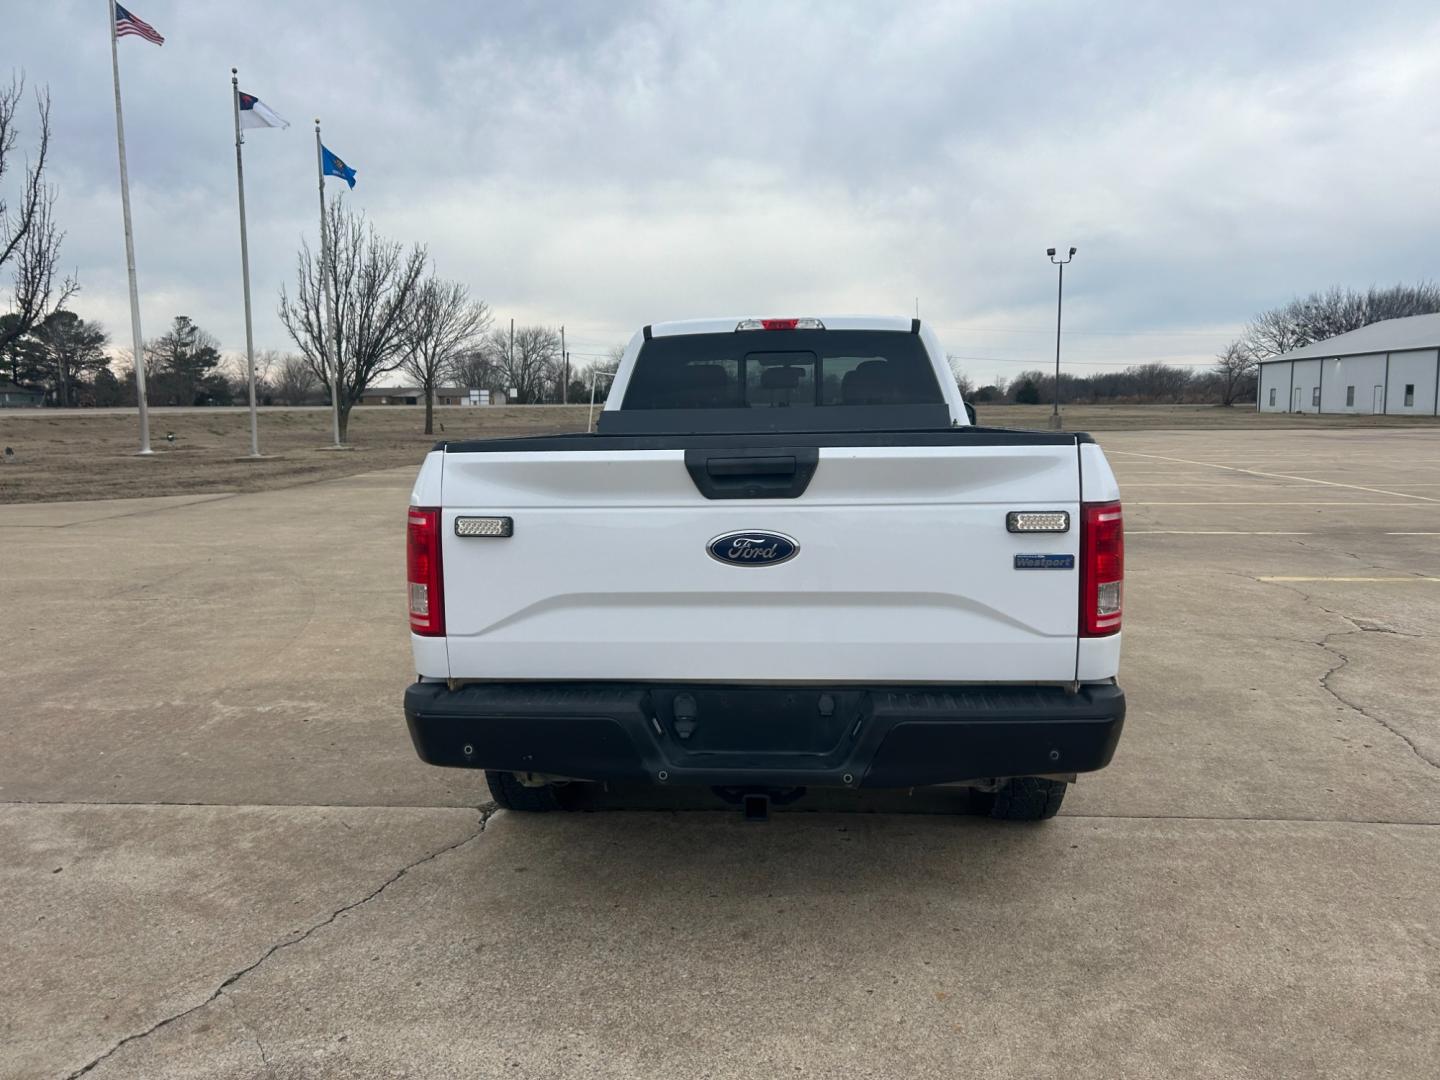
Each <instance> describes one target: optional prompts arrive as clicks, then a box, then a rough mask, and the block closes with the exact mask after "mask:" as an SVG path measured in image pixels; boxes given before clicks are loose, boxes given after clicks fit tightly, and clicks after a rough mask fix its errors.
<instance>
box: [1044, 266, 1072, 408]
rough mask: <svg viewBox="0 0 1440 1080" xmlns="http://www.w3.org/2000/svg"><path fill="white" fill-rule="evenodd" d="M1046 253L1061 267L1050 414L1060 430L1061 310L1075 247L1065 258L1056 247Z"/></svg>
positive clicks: (1057, 290)
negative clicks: (1058, 256) (1058, 253)
mask: <svg viewBox="0 0 1440 1080" xmlns="http://www.w3.org/2000/svg"><path fill="white" fill-rule="evenodd" d="M1045 254H1046V255H1049V256H1050V261H1051V262H1052V263H1054V264H1055V265H1056V266H1057V267H1059V268H1060V282H1059V285H1058V286H1056V290H1055V411H1054V412H1053V413H1051V414H1050V426H1051V427H1052V428H1054V429H1055V430H1056V431H1059V430H1060V312H1061V311H1062V310H1063V305H1064V303H1065V267H1066V266H1067V265H1069V263H1070V260H1071V259H1073V258H1074V257H1075V249H1074V248H1073V247H1072V248H1071V249H1070V253H1069V254H1068V255H1066V256H1065V258H1063V259H1057V258H1056V257H1055V249H1054V248H1046V249H1045Z"/></svg>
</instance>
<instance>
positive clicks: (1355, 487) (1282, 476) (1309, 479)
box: [1107, 449, 1440, 505]
mask: <svg viewBox="0 0 1440 1080" xmlns="http://www.w3.org/2000/svg"><path fill="white" fill-rule="evenodd" d="M1107 453H1111V454H1127V455H1129V456H1130V457H1140V458H1149V459H1152V460H1155V461H1174V462H1178V463H1180V464H1182V465H1208V466H1210V468H1212V469H1224V470H1225V471H1226V472H1236V473H1244V474H1246V475H1248V476H1264V477H1267V478H1269V479H1272V480H1303V481H1305V482H1306V483H1307V484H1324V485H1325V486H1326V487H1340V488H1349V489H1350V490H1352V491H1368V492H1370V494H1372V495H1392V496H1394V497H1395V498H1397V499H1418V500H1420V501H1421V502H1429V503H1440V499H1434V498H1431V497H1430V496H1429V495H1407V494H1406V493H1405V492H1403V491H1386V490H1385V489H1384V488H1372V487H1362V486H1361V485H1360V484H1342V483H1339V482H1338V481H1335V480H1316V479H1315V478H1314V477H1313V476H1292V475H1290V474H1289V473H1272V472H1261V471H1260V470H1259V469H1242V468H1239V467H1238V466H1235V465H1217V464H1215V462H1213V461H1191V460H1190V459H1188V458H1172V457H1165V456H1164V455H1163V454H1142V453H1140V452H1139V451H1138V450H1114V449H1111V450H1108V451H1107ZM1371 505H1380V504H1371Z"/></svg>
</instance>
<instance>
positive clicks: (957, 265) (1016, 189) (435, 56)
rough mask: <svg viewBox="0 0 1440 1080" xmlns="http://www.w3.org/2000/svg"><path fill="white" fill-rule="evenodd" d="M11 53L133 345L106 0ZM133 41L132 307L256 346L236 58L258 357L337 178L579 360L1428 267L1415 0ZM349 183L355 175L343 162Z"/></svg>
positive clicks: (1124, 311) (124, 45)
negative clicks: (263, 115) (653, 345)
mask: <svg viewBox="0 0 1440 1080" xmlns="http://www.w3.org/2000/svg"><path fill="white" fill-rule="evenodd" d="M10 6H11V7H12V8H13V10H10V11H8V12H7V15H6V20H5V23H6V25H5V44H6V46H7V48H6V49H5V57H4V58H5V60H7V61H9V62H11V63H15V64H19V65H23V68H24V70H25V73H26V75H27V77H28V78H29V79H30V80H31V82H33V83H44V84H48V85H49V88H50V92H51V94H52V95H53V98H54V118H53V119H54V129H55V147H54V150H55V157H54V162H55V170H54V176H53V179H54V181H55V183H56V184H57V185H58V187H59V214H60V217H61V220H62V222H63V224H64V226H65V227H66V228H67V229H68V234H69V235H68V238H67V240H66V245H65V251H64V256H65V262H66V263H67V264H69V265H72V266H73V267H74V268H75V269H76V270H77V271H78V274H79V276H80V279H81V281H82V284H83V287H84V292H83V294H82V296H81V297H80V299H79V300H78V301H77V302H76V304H75V305H74V306H75V308H76V310H78V311H79V312H80V313H81V314H82V315H85V316H87V317H91V318H96V319H99V320H100V321H101V322H103V323H104V324H105V325H106V327H107V328H108V329H109V330H110V332H111V333H112V335H113V336H114V337H115V339H116V340H117V341H119V342H123V341H127V340H128V337H129V326H128V323H129V317H128V306H127V301H126V293H125V263H124V247H123V237H122V232H121V223H120V204H119V193H118V179H117V170H116V155H115V131H114V113H113V97H112V90H111V82H110V57H109V39H108V36H107V30H106V5H105V2H104V0H48V2H47V3H44V4H19V3H16V4H13V5H10ZM131 10H133V11H134V12H135V13H136V14H137V15H139V16H140V17H142V18H144V19H146V20H147V21H149V22H151V23H153V24H154V25H155V26H156V27H157V29H159V30H160V31H161V32H162V33H163V34H164V35H165V37H166V42H165V45H164V47H163V48H156V47H155V46H153V45H150V44H148V43H146V42H144V41H142V40H141V39H139V38H125V39H122V40H121V42H120V62H121V78H122V80H123V85H124V93H125V119H126V125H127V135H128V146H129V154H130V176H131V185H132V198H133V204H134V211H135V234H136V253H137V262H138V266H139V272H140V290H141V308H142V316H143V320H144V327H145V332H146V334H147V335H153V334H155V333H158V332H159V331H160V330H162V329H163V327H164V325H165V324H166V323H167V322H168V321H169V319H170V318H171V317H172V316H174V315H175V314H179V313H184V314H187V315H190V316H191V317H193V318H194V319H196V320H197V321H198V322H200V323H201V324H202V325H203V326H205V327H206V328H208V329H209V330H211V331H212V332H213V333H215V334H216V335H217V336H218V337H219V338H220V339H221V342H222V344H223V345H224V346H225V348H227V349H234V350H238V349H240V348H242V347H243V344H244V323H243V314H242V308H241V300H240V267H239V262H240V260H239V241H238V232H237V224H236V208H235V170H234V147H233V129H232V122H231V105H230V83H229V74H230V70H229V69H230V67H231V66H232V65H235V66H238V67H239V68H240V75H241V83H240V85H241V88H242V89H244V90H246V91H248V92H250V93H254V94H257V95H258V96H259V97H260V98H261V99H262V100H264V101H265V102H266V103H267V104H269V105H270V106H271V107H272V108H274V109H275V110H276V111H278V112H279V113H280V114H281V115H282V116H284V117H285V118H286V119H288V120H290V121H291V122H292V125H293V126H292V127H291V128H290V129H289V130H286V131H256V132H251V133H250V134H249V136H248V141H247V143H246V156H245V166H246V191H247V199H248V205H249V211H250V222H251V225H250V251H251V266H252V281H253V288H254V295H255V309H256V319H255V333H256V342H257V346H260V347H265V346H274V347H280V348H283V347H286V346H287V345H288V342H287V340H286V338H285V334H284V330H283V328H282V327H281V325H280V323H279V320H278V318H277V317H276V315H275V307H276V299H277V296H278V292H279V288H280V285H281V282H282V281H284V280H286V279H287V276H288V275H290V274H292V273H293V263H294V253H295V249H296V247H297V244H298V241H299V239H300V238H301V236H302V235H303V236H307V237H310V238H311V239H312V240H313V238H314V236H315V232H316V219H317V217H318V195H317V192H316V179H315V151H314V141H313V140H314V136H313V130H312V122H313V118H314V117H317V116H318V117H321V118H322V120H323V124H324V132H325V142H326V144H327V145H328V146H329V147H330V148H331V149H333V150H334V151H335V152H337V153H338V154H340V155H341V156H342V157H343V158H345V159H346V160H347V161H348V162H349V163H350V164H351V165H352V166H354V167H355V168H356V169H358V170H359V184H358V186H357V188H356V189H355V191H354V193H353V195H348V196H347V198H349V199H351V200H352V202H353V203H354V204H355V205H356V206H358V207H361V208H363V209H364V210H365V212H366V213H367V214H368V215H369V216H370V218H371V219H372V220H373V221H374V223H375V224H376V226H377V227H378V228H379V229H380V230H381V231H382V232H383V233H385V234H386V235H388V236H391V237H393V238H396V239H401V240H405V241H407V242H409V241H412V240H413V241H419V242H421V243H424V244H426V245H428V248H429V251H430V253H431V255H432V257H433V260H434V263H435V266H436V269H437V270H438V272H439V273H441V274H442V275H444V276H447V277H454V278H458V279H460V280H462V281H464V282H465V283H466V284H468V285H469V286H470V288H471V289H472V291H473V292H474V293H475V294H476V295H478V296H480V297H482V298H484V299H485V300H486V301H487V302H488V303H490V305H491V306H492V307H493V309H494V311H495V313H496V316H497V317H498V318H499V319H502V320H504V319H508V318H510V317H514V318H515V319H517V320H518V321H521V322H528V321H542V322H545V323H549V324H551V325H558V324H561V323H563V324H565V326H566V328H567V336H568V339H569V341H570V343H571V349H572V353H573V354H574V355H575V358H576V359H577V360H580V361H583V360H585V359H588V357H589V356H590V355H600V354H602V353H603V352H604V350H605V349H606V348H607V347H608V346H610V345H612V344H615V343H621V342H623V341H624V340H625V339H627V338H628V336H629V335H630V333H631V332H632V331H633V330H634V329H635V328H636V327H638V326H639V325H642V324H643V323H646V322H654V321H660V320H664V319H670V318H684V317H689V316H697V315H709V314H729V313H735V314H780V315H788V314H794V315H799V314H806V313H810V312H820V311H867V312H871V311H873V312H902V313H903V312H909V311H911V310H913V308H914V305H915V303H916V298H917V297H918V299H919V305H920V311H921V314H922V315H924V316H925V317H926V318H927V319H929V320H931V321H932V322H934V323H935V324H937V326H938V327H939V329H940V332H941V336H942V338H943V339H944V340H945V342H946V344H947V347H948V348H949V349H950V351H952V352H954V353H956V354H958V355H960V356H962V357H965V358H967V360H966V365H967V367H968V368H969V369H970V371H971V373H972V374H973V375H975V376H977V377H978V378H980V379H981V380H988V379H990V378H992V377H994V376H996V375H1013V374H1015V373H1016V372H1018V371H1020V370H1022V369H1024V368H1025V367H1034V366H1039V365H1042V364H1045V363H1048V362H1053V351H1052V350H1053V347H1054V341H1053V332H1054V330H1053V327H1054V322H1053V320H1054V303H1055V275H1054V270H1053V268H1052V267H1051V266H1050V265H1049V261H1048V260H1047V259H1046V257H1045V254H1044V251H1045V248H1046V247H1049V246H1052V245H1053V246H1057V247H1066V246H1069V245H1071V244H1073V245H1075V246H1076V247H1078V248H1079V254H1078V255H1077V256H1076V258H1075V262H1074V264H1073V266H1072V267H1071V271H1070V272H1069V273H1068V274H1067V277H1066V306H1065V317H1066V331H1067V338H1066V344H1065V359H1066V362H1067V364H1069V363H1074V364H1075V365H1077V368H1081V366H1082V365H1083V370H1087V371H1095V370H1103V368H1104V366H1106V365H1111V364H1117V365H1123V364H1125V363H1130V362H1134V361H1139V360H1152V359H1160V360H1165V361H1167V362H1172V363H1196V362H1204V361H1206V360H1207V359H1208V358H1209V357H1210V356H1211V355H1213V353H1214V352H1215V351H1216V350H1217V349H1218V348H1219V347H1220V346H1221V345H1223V343H1224V341H1225V340H1226V337H1227V335H1230V334H1233V333H1234V331H1235V330H1236V329H1237V328H1238V326H1239V325H1240V324H1241V323H1242V322H1243V321H1244V320H1245V319H1246V318H1247V317H1248V316H1249V315H1250V314H1252V313H1253V312H1255V311H1256V310H1259V309H1261V308H1264V307H1267V306H1269V305H1272V304H1274V303H1277V302H1280V301H1283V300H1286V299H1288V298H1289V297H1291V296H1292V295H1294V294H1295V293H1297V292H1305V291H1309V290H1310V289H1313V288H1318V287H1323V286H1326V285H1329V284H1332V283H1337V282H1338V283H1343V284H1350V285H1357V286H1364V285H1368V284H1370V283H1372V282H1379V283H1389V282H1394V281H1398V280H1414V279H1418V278H1426V277H1434V276H1436V270H1435V255H1436V250H1437V240H1440V125H1437V123H1436V119H1435V117H1436V114H1437V104H1440V8H1437V7H1436V6H1435V5H1434V3H1433V2H1430V3H1413V4H1412V3H1404V2H1386V3H1379V4H1370V5H1366V6H1364V7H1363V9H1362V8H1358V7H1356V6H1355V5H1354V4H1353V3H1325V2H1323V0H1322V2H1315V0H1311V2H1306V3H1285V4H1257V3H1253V2H1251V3H1236V4H1226V3H1218V4H1217V3H1193V4H1189V5H1180V4H1175V3H1171V2H1164V3H1154V4H1121V3H1096V4H1084V3H1077V2H1054V3H1019V2H1015V0H996V2H978V3H904V2H900V0H887V2H886V3H883V4H882V3H878V2H873V3H849V4H846V3H840V2H836V0H829V2H825V3H813V4H807V3H783V2H771V3H751V2H746V0H732V2H728V3H714V4H711V3H705V2H701V0H695V2H685V3H653V4H642V3H628V2H624V0H598V2H594V3H568V4H562V3H548V4H542V3H527V2H523V0H510V2H504V0H497V2H490V3H478V2H473V0H412V2H410V3H397V2H394V0H386V2H379V0H344V2H341V0H334V2H329V3H302V2H295V0H290V2H286V0H247V2H245V3H220V2H211V0H135V2H134V3H133V4H132V5H131ZM328 183H329V184H330V185H331V191H332V192H334V191H338V190H343V184H341V183H340V181H338V180H330V181H328Z"/></svg>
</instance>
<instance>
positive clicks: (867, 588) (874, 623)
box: [405, 316, 1125, 820]
mask: <svg viewBox="0 0 1440 1080" xmlns="http://www.w3.org/2000/svg"><path fill="white" fill-rule="evenodd" d="M596 427H597V430H596V431H595V432H594V433H590V432H585V433H578V434H573V435H542V436H536V437H528V438H508V439H486V440H479V441H473V442H450V443H441V444H440V445H438V446H436V447H435V449H434V450H432V451H431V452H430V454H429V455H428V456H427V457H426V459H425V463H424V465H423V466H422V467H421V469H420V475H419V478H418V479H417V480H416V483H415V489H414V492H413V493H412V495H411V498H410V504H411V505H410V510H409V528H408V552H409V558H408V563H409V598H410V629H411V641H412V644H413V646H414V656H415V670H416V672H417V675H418V678H417V680H416V681H415V682H414V683H413V684H411V685H410V687H409V688H408V689H407V690H406V693H405V714H406V718H407V721H408V723H409V727H410V733H411V737H412V739H413V741H414V744H415V748H416V750H417V751H418V752H419V754H420V756H421V758H423V759H424V760H425V761H427V762H430V763H432V764H435V765H445V766H457V767H462V768H479V769H485V770H487V776H488V779H489V783H490V788H491V790H492V792H493V793H494V796H495V799H496V801H497V802H498V803H500V805H502V806H505V807H509V808H512V809H517V810H547V809H554V808H557V807H560V806H563V805H565V804H566V801H567V800H566V787H567V786H569V785H574V784H576V783H577V782H585V781H590V782H637V781H638V782H642V783H643V782H649V783H652V784H660V785H707V786H710V787H712V788H714V789H715V790H716V791H717V793H720V794H722V795H724V796H726V797H729V798H731V799H732V800H733V801H741V802H743V803H744V804H745V807H746V811H747V815H749V816H755V817H759V816H763V814H764V813H765V810H766V808H767V807H768V800H769V799H770V798H775V799H776V800H777V801H778V800H780V799H781V798H789V797H793V796H795V795H796V794H797V793H800V792H803V790H804V789H806V788H810V787H838V788H861V787H865V788H870V787H881V788H887V787H888V788H910V787H915V786H920V785H941V784H943V785H963V786H968V787H971V788H974V789H976V791H977V795H976V798H977V799H978V800H979V801H980V802H981V804H982V805H983V806H985V807H987V808H988V810H989V813H990V814H991V815H992V816H995V817H999V818H1009V819H1016V820H1038V819H1041V818H1047V817H1051V816H1053V815H1054V814H1055V812H1056V810H1058V809H1059V806H1060V801H1061V799H1062V798H1063V796H1064V793H1065V789H1066V785H1067V784H1068V783H1070V782H1073V781H1074V779H1075V776H1076V774H1078V773H1081V772H1086V771H1090V770H1095V769H1099V768H1102V767H1103V766H1105V765H1106V764H1107V763H1108V762H1109V761H1110V758H1111V755H1112V754H1113V753H1114V751H1115V745H1116V742H1117V741H1118V739H1119V737H1120V729H1121V725H1122V723H1123V721H1124V716H1125V695H1124V693H1123V692H1122V691H1121V690H1120V688H1119V686H1118V685H1116V673H1117V670H1118V667H1119V661H1120V618H1121V588H1122V578H1123V558H1124V556H1123V533H1122V522H1121V511H1120V502H1119V497H1120V492H1119V489H1118V487H1117V486H1116V483H1115V477H1114V475H1113V473H1112V472H1111V470H1110V467H1109V465H1108V464H1107V462H1106V460H1105V457H1104V455H1103V454H1102V453H1101V451H1100V447H1099V446H1097V445H1096V444H1095V442H1094V441H1093V440H1092V439H1091V438H1090V437H1089V436H1088V435H1083V434H1077V433H1072V432H1052V431H1018V430H1006V429H997V428H987V427H979V426H975V424H974V422H973V415H970V414H968V409H967V407H966V405H965V403H964V402H963V401H962V400H961V398H960V394H959V392H958V390H957V388H956V385H955V380H954V379H953V378H952V377H951V374H950V371H949V369H948V366H947V364H946V358H945V352H944V350H943V349H942V348H941V345H940V342H939V340H938V339H937V338H936V336H935V334H934V332H933V331H932V330H931V329H930V328H929V327H928V326H926V325H925V324H924V323H923V322H921V321H920V320H918V319H908V318H895V317H856V316H841V317H834V316H824V317H819V318H785V319H748V318H747V319H737V318H731V319H707V320H698V321H690V322H672V323H661V324H656V325H654V326H647V327H645V328H644V330H643V331H641V332H640V333H637V334H636V335H635V337H634V338H633V339H632V340H631V342H630V344H629V346H628V347H627V348H626V350H625V355H624V358H623V359H622V360H621V362H620V366H619V370H618V372H617V373H616V376H615V380H614V385H613V388H612V390H611V393H610V395H609V398H608V400H607V401H606V403H605V408H604V410H603V412H602V413H601V414H600V418H599V422H598V423H597V425H596Z"/></svg>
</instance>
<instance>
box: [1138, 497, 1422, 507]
mask: <svg viewBox="0 0 1440 1080" xmlns="http://www.w3.org/2000/svg"><path fill="white" fill-rule="evenodd" d="M1125 505H1128V507H1413V505H1414V503H1354V501H1351V500H1344V501H1339V500H1319V498H1310V500H1305V501H1302V503H1277V501H1274V500H1270V498H1267V500H1260V501H1254V500H1251V501H1246V503H1240V501H1233V500H1214V498H1202V500H1192V501H1188V503H1139V501H1130V500H1126V501H1125Z"/></svg>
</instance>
